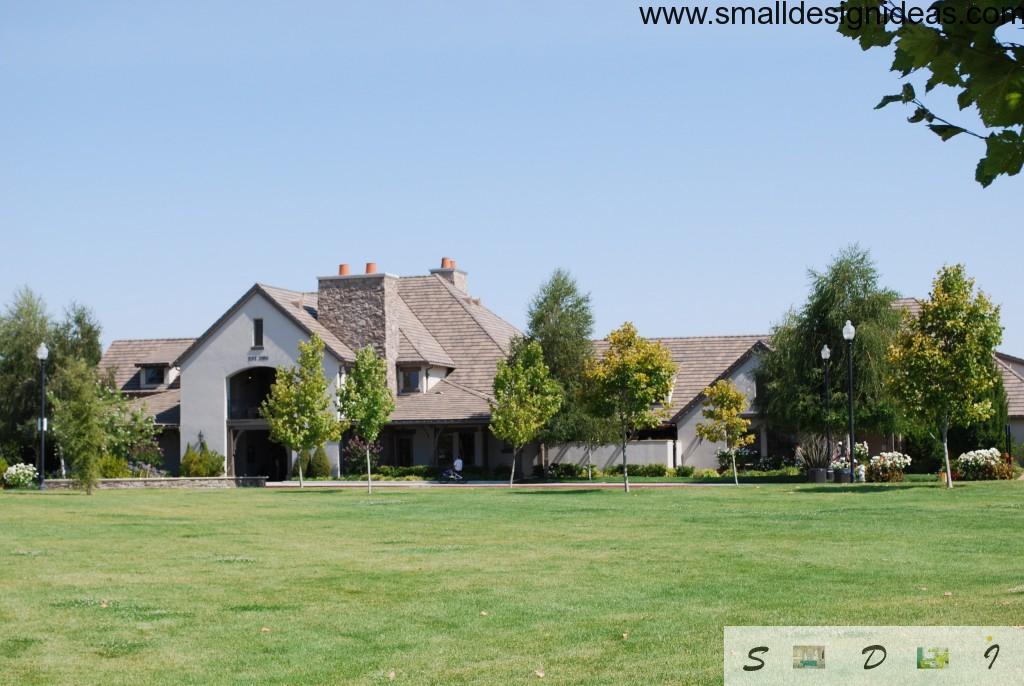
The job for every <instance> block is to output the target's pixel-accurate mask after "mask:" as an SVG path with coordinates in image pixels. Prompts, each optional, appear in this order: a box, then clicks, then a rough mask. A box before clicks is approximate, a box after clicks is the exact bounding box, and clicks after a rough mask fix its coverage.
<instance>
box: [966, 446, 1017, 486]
mask: <svg viewBox="0 0 1024 686" xmlns="http://www.w3.org/2000/svg"><path fill="white" fill-rule="evenodd" d="M956 471H958V472H960V478H962V479H964V480H966V481H987V480H990V479H1012V478H1013V466H1012V465H1011V464H1010V462H1009V460H1007V459H1006V458H1004V457H1003V454H1002V453H1001V452H999V449H998V448H989V449H988V450H972V451H970V452H969V453H964V454H963V455H961V456H960V457H958V458H956Z"/></svg>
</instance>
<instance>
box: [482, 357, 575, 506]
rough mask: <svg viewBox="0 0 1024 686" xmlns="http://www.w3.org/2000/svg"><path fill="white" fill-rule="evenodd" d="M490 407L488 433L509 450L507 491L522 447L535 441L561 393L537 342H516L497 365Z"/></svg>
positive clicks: (559, 402) (551, 415) (511, 482)
mask: <svg viewBox="0 0 1024 686" xmlns="http://www.w3.org/2000/svg"><path fill="white" fill-rule="evenodd" d="M493 391H494V400H492V401H490V405H491V433H493V434H494V435H495V436H497V437H498V439H499V440H502V441H504V442H505V443H508V444H509V445H510V446H512V471H511V473H510V474H509V477H508V485H509V487H510V488H511V487H512V484H513V483H514V481H515V478H516V462H517V460H518V458H519V455H520V453H521V452H522V450H523V446H525V445H526V444H528V443H530V442H531V441H535V440H536V439H537V437H538V436H539V435H540V432H541V430H542V429H543V428H544V426H545V424H547V422H548V421H549V420H550V419H551V418H552V417H553V416H554V415H555V413H556V412H558V408H559V407H561V405H562V389H561V387H560V386H559V385H558V382H557V381H555V380H554V379H552V378H551V374H550V372H549V371H548V367H547V365H546V364H544V351H543V350H542V349H541V347H540V343H538V342H537V341H532V340H527V339H516V340H515V341H513V342H512V349H511V350H510V351H509V354H508V357H507V358H506V359H504V360H499V361H498V370H497V373H496V374H495V375H494V384H493Z"/></svg>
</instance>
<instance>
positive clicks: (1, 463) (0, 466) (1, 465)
mask: <svg viewBox="0 0 1024 686" xmlns="http://www.w3.org/2000/svg"><path fill="white" fill-rule="evenodd" d="M8 467H10V465H9V464H7V460H5V459H4V458H2V457H0V474H4V473H5V472H6V471H7V468H8Z"/></svg>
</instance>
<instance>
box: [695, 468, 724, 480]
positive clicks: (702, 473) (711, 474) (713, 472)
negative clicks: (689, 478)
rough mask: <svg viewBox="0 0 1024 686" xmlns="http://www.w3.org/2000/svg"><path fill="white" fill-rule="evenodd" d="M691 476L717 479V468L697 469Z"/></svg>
mask: <svg viewBox="0 0 1024 686" xmlns="http://www.w3.org/2000/svg"><path fill="white" fill-rule="evenodd" d="M693 476H694V477H695V478H697V479H717V478H718V477H719V474H718V470H717V469H710V468H704V469H698V470H695V471H694V473H693Z"/></svg>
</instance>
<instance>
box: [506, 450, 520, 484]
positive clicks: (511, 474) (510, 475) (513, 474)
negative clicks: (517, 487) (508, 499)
mask: <svg viewBox="0 0 1024 686" xmlns="http://www.w3.org/2000/svg"><path fill="white" fill-rule="evenodd" d="M517 455H519V449H518V448H515V449H513V450H512V471H511V472H509V473H508V487H509V488H512V482H513V481H515V478H516V456H517Z"/></svg>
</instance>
